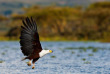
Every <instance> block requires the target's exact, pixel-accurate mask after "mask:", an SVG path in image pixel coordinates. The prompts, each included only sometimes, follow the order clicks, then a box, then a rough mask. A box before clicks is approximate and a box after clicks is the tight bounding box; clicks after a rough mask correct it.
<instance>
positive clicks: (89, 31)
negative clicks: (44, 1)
mask: <svg viewBox="0 0 110 74" xmlns="http://www.w3.org/2000/svg"><path fill="white" fill-rule="evenodd" d="M23 9H24V11H25V14H22V15H19V14H12V16H11V18H10V19H8V20H5V21H9V22H8V23H5V24H7V25H6V27H9V30H8V32H5V33H3V34H4V35H2V36H1V37H0V40H18V39H19V36H20V30H21V29H20V26H21V25H22V22H21V19H24V18H25V17H27V16H28V17H31V16H32V17H33V18H34V19H35V20H36V22H37V24H38V30H39V34H40V39H41V40H46V41H50V40H56V41H59V40H74V41H77V40H85V41H87V40H89V41H93V40H94V41H103V42H104V41H105V42H109V41H110V2H100V3H94V4H91V5H90V6H89V7H88V8H87V9H85V10H83V9H81V7H75V8H73V7H58V6H48V7H40V6H32V7H30V8H23ZM0 19H1V18H0ZM90 48H91V47H90ZM81 49H82V48H81ZM83 49H84V48H83ZM84 50H85V51H86V49H84ZM94 50H95V49H94Z"/></svg>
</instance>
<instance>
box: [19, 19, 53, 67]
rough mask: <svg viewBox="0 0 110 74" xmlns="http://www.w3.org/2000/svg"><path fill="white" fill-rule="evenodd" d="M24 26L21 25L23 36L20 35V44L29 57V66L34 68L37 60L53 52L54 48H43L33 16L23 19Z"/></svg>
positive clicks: (25, 54) (27, 57)
mask: <svg viewBox="0 0 110 74" xmlns="http://www.w3.org/2000/svg"><path fill="white" fill-rule="evenodd" d="M22 22H23V24H24V25H23V26H21V36H20V46H21V50H22V53H23V54H24V56H26V57H25V58H23V59H22V61H23V60H25V59H29V62H28V64H27V65H28V66H31V61H32V64H33V66H32V69H34V68H35V62H36V61H37V60H38V59H39V58H41V57H43V56H44V55H46V54H48V53H52V50H43V49H42V46H41V44H40V41H39V34H38V31H37V24H36V22H35V20H33V18H32V17H31V18H28V17H27V18H26V19H24V20H23V21H22Z"/></svg>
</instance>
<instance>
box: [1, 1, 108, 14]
mask: <svg viewBox="0 0 110 74" xmlns="http://www.w3.org/2000/svg"><path fill="white" fill-rule="evenodd" d="M100 1H110V0H0V14H3V15H6V16H8V15H10V14H12V13H18V14H22V13H23V11H22V9H21V8H22V7H29V6H31V5H36V4H37V5H44V6H45V5H57V6H83V7H86V6H88V5H89V4H91V3H94V2H100Z"/></svg>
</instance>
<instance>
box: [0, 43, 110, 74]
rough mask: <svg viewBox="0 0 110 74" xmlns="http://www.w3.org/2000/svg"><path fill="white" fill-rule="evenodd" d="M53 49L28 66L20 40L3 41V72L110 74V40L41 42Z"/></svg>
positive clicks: (0, 49) (0, 58)
mask: <svg viewBox="0 0 110 74" xmlns="http://www.w3.org/2000/svg"><path fill="white" fill-rule="evenodd" d="M41 44H42V47H43V48H44V49H51V50H53V53H51V54H47V55H46V56H44V57H43V58H40V59H39V60H38V61H37V62H36V63H35V69H32V66H27V64H26V62H27V61H28V60H25V61H21V59H22V58H23V57H24V56H23V54H22V52H21V50H20V45H19V42H0V74H24V73H26V74H30V73H31V74H76V73H78V74H80V73H83V74H85V73H87V74H108V73H110V43H99V42H41Z"/></svg>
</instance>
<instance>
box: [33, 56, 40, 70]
mask: <svg viewBox="0 0 110 74" xmlns="http://www.w3.org/2000/svg"><path fill="white" fill-rule="evenodd" d="M38 59H39V58H36V59H33V61H32V63H33V66H32V69H34V68H35V62H36V61H37V60H38Z"/></svg>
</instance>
